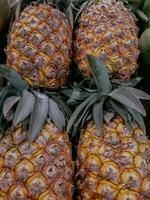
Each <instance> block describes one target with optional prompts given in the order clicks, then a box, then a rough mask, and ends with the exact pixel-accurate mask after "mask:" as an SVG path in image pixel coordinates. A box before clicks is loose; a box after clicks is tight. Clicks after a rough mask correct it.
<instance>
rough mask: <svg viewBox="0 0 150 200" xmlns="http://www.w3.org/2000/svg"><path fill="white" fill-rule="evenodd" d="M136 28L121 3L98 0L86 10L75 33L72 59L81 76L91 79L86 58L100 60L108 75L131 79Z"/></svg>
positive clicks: (135, 52)
mask: <svg viewBox="0 0 150 200" xmlns="http://www.w3.org/2000/svg"><path fill="white" fill-rule="evenodd" d="M138 43H139V41H138V27H137V26H136V24H135V21H134V19H133V16H132V15H131V13H130V12H129V11H128V10H127V9H126V8H125V6H124V5H123V3H122V2H121V1H116V0H109V1H108V0H101V1H98V2H97V3H93V4H92V5H91V6H89V7H87V8H86V9H85V10H84V11H83V12H82V14H81V16H80V17H79V20H78V25H77V28H76V32H75V42H74V51H75V54H74V59H75V60H76V62H77V64H78V67H79V69H80V71H81V73H82V75H83V76H85V77H89V76H91V72H90V67H89V65H88V62H87V59H86V55H87V54H91V55H93V56H95V57H97V58H101V59H102V61H103V62H104V64H105V65H106V66H107V68H108V71H109V73H110V74H111V75H112V76H113V77H114V78H118V79H121V80H124V79H130V76H131V75H132V74H133V73H134V72H135V70H136V68H137V67H138V64H137V60H138V55H139V49H138Z"/></svg>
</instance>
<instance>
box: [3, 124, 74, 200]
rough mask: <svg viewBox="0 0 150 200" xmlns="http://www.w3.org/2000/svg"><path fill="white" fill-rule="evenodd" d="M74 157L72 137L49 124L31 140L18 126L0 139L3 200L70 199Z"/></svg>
mask: <svg viewBox="0 0 150 200" xmlns="http://www.w3.org/2000/svg"><path fill="white" fill-rule="evenodd" d="M72 166H73V165H72V158H71V147H70V143H69V139H68V137H67V135H66V134H65V133H64V132H61V131H59V130H58V129H57V128H56V127H55V126H54V124H52V123H51V124H48V123H47V124H46V125H45V127H44V128H43V130H42V131H41V133H40V135H39V136H38V138H37V139H36V140H35V141H34V142H32V143H31V144H30V143H29V142H28V141H27V131H21V127H20V126H18V127H17V128H15V129H11V130H9V132H8V133H7V135H6V136H5V137H3V138H1V139H0V199H1V200H7V199H9V200H17V199H18V200H25V199H38V200H56V199H59V200H64V199H65V200H71V196H72V174H73V168H72Z"/></svg>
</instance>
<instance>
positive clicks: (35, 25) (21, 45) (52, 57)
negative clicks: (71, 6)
mask: <svg viewBox="0 0 150 200" xmlns="http://www.w3.org/2000/svg"><path fill="white" fill-rule="evenodd" d="M71 45H72V28H71V26H70V24H69V21H68V20H67V18H66V17H65V15H64V13H62V12H61V11H59V10H57V9H55V8H53V7H52V6H50V5H48V4H46V3H43V4H40V3H39V4H35V5H30V6H27V7H26V8H25V9H24V10H23V11H22V12H21V13H20V18H19V20H18V21H16V20H15V21H14V23H13V24H12V27H11V31H10V33H9V35H8V43H7V48H6V57H7V65H8V66H10V67H12V68H13V69H15V70H16V71H17V72H18V73H19V74H20V75H21V76H22V77H23V78H24V79H25V80H26V81H27V83H28V84H29V85H30V86H32V87H44V88H50V89H55V88H58V87H60V86H62V84H64V82H65V80H66V78H67V76H68V72H69V64H70V61H71V55H72V53H71Z"/></svg>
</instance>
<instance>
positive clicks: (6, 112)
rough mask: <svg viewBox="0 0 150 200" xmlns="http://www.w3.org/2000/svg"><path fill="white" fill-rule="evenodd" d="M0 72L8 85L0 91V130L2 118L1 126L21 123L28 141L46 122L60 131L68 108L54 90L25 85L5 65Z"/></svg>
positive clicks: (67, 114) (69, 114)
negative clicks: (38, 89)
mask: <svg viewBox="0 0 150 200" xmlns="http://www.w3.org/2000/svg"><path fill="white" fill-rule="evenodd" d="M4 67H6V69H7V70H4ZM2 69H3V70H2ZM0 72H1V73H2V74H3V75H4V77H5V78H6V79H7V80H8V85H7V86H6V87H3V88H1V90H0V129H1V131H2V130H4V128H3V127H2V121H5V123H4V124H5V125H6V124H7V122H8V128H9V125H10V123H11V125H12V126H13V127H16V126H17V125H18V124H19V123H22V124H23V125H24V124H25V128H26V129H28V139H29V141H30V142H32V141H34V140H35V139H36V137H37V136H38V134H39V133H40V131H41V130H42V128H43V126H44V124H45V123H46V121H47V122H49V121H51V122H52V123H54V124H55V126H56V127H57V128H58V129H59V130H60V131H62V130H64V128H65V126H66V123H67V120H68V119H69V118H70V116H71V110H70V108H69V107H68V106H67V105H66V104H65V102H64V100H63V99H62V97H61V95H60V94H59V93H58V92H50V91H46V92H45V93H40V92H37V91H36V90H33V89H31V88H29V87H27V85H26V84H25V82H24V81H23V80H22V79H21V77H20V75H19V74H18V73H17V72H16V71H15V70H13V69H11V68H9V67H8V66H4V65H0ZM16 82H17V84H16ZM19 83H20V88H19ZM6 128H7V127H6Z"/></svg>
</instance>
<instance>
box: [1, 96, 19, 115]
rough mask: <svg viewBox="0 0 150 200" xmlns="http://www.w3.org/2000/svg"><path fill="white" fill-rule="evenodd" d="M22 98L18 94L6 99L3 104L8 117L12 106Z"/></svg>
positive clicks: (4, 112)
mask: <svg viewBox="0 0 150 200" xmlns="http://www.w3.org/2000/svg"><path fill="white" fill-rule="evenodd" d="M20 98H21V97H18V96H11V97H8V98H7V99H6V101H5V103H4V106H3V114H4V116H5V117H7V115H8V113H9V112H10V110H11V109H12V107H13V106H14V105H15V104H16V103H17V102H18V101H19V99H20Z"/></svg>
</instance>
